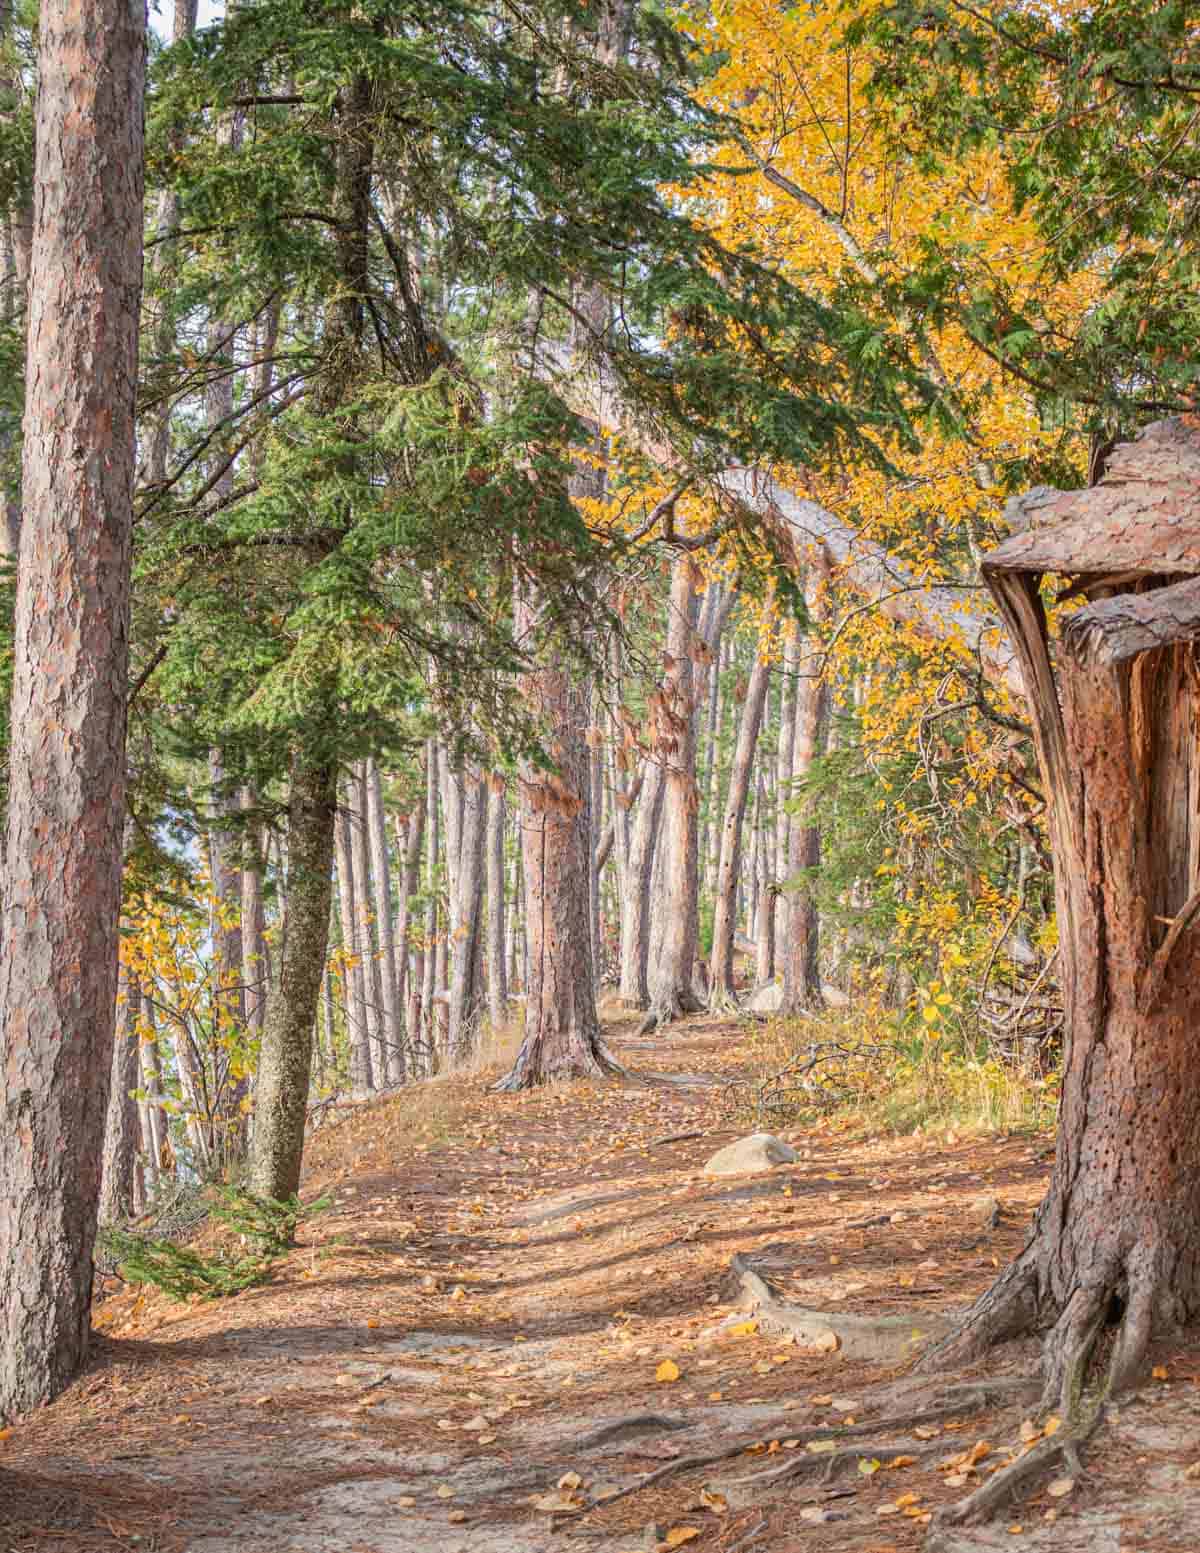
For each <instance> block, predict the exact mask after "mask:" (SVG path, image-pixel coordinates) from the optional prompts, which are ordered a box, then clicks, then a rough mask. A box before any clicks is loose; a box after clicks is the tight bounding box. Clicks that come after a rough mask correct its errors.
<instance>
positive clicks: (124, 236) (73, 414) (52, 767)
mask: <svg viewBox="0 0 1200 1553" xmlns="http://www.w3.org/2000/svg"><path fill="white" fill-rule="evenodd" d="M145 51H146V40H145V12H144V10H141V11H139V9H138V8H137V7H136V6H131V5H130V4H128V3H118V0H72V3H70V4H67V3H65V0H42V5H41V10H40V15H39V32H38V81H39V90H38V100H37V122H36V143H37V153H36V161H35V168H34V188H35V190H36V196H35V209H34V222H33V245H32V254H31V261H30V289H29V307H28V317H29V327H28V351H27V357H26V385H27V387H26V404H25V440H24V475H23V484H22V493H21V539H20V555H19V560H18V580H17V598H16V619H15V631H14V648H13V688H12V706H11V722H10V726H11V729H12V738H11V745H10V749H9V779H10V788H9V800H8V834H7V843H6V868H5V875H4V915H3V922H4V941H3V948H2V951H0V1009H2V1010H3V1019H4V1031H3V1036H2V1038H0V1039H2V1042H3V1046H2V1052H0V1075H2V1078H0V1083H2V1084H3V1091H2V1095H3V1109H2V1121H0V1181H2V1182H3V1183H4V1188H3V1192H2V1193H0V1310H3V1311H4V1312H5V1313H6V1316H7V1321H6V1326H5V1330H4V1334H3V1339H2V1341H0V1420H4V1419H7V1418H10V1417H12V1416H13V1415H15V1414H17V1413H20V1412H24V1411H25V1410H26V1409H28V1408H31V1407H34V1406H36V1405H37V1404H39V1403H42V1402H46V1401H49V1399H50V1398H51V1397H53V1396H55V1395H56V1394H57V1393H58V1392H59V1391H61V1390H62V1388H63V1387H64V1386H65V1385H66V1384H67V1382H68V1381H69V1380H70V1379H71V1377H72V1376H73V1375H74V1374H75V1372H76V1371H77V1370H78V1368H79V1366H80V1365H81V1364H82V1363H83V1361H84V1359H85V1357H86V1354H87V1343H88V1332H89V1324H90V1323H89V1317H90V1312H91V1299H92V1248H93V1244H94V1241H95V1234H96V1214H97V1209H98V1204H99V1198H100V1159H101V1152H102V1145H103V1140H104V1127H105V1113H106V1108H107V1104H108V1088H109V1082H110V1076H111V1066H112V1049H113V1022H114V1014H115V1009H116V994H117V942H118V918H119V912H120V890H121V863H122V839H123V832H124V822H125V812H124V811H125V754H124V749H125V702H126V694H127V689H128V686H127V683H126V681H127V675H128V660H129V575H130V542H131V532H132V497H133V478H134V448H135V425H134V397H135V391H136V384H137V346H138V307H139V299H140V292H141V270H142V225H143V212H142V170H143V158H142V97H143V89H144V79H145V77H144V71H145Z"/></svg>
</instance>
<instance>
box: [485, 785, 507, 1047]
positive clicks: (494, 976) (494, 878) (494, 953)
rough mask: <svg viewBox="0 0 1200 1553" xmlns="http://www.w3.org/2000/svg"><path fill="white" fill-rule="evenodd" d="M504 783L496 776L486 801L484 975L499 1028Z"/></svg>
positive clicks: (503, 984) (503, 991)
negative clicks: (485, 942) (486, 918)
mask: <svg viewBox="0 0 1200 1553" xmlns="http://www.w3.org/2000/svg"><path fill="white" fill-rule="evenodd" d="M506 808H507V806H506V804H505V802H504V782H503V779H502V778H501V777H500V776H499V775H497V776H495V777H494V778H493V780H492V784H491V796H490V798H489V801H488V835H487V911H488V926H487V975H488V1017H489V1019H490V1020H491V1024H492V1029H493V1030H499V1029H501V1028H502V1027H503V1025H504V1023H505V1021H506V1020H507V1019H508V974H507V970H506V966H505V940H504V919H505V910H504V905H505V902H504V830H505V817H506Z"/></svg>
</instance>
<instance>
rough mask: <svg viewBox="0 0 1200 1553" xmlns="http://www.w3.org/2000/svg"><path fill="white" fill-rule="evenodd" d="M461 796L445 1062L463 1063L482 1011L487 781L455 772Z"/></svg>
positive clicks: (469, 1054)
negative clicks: (456, 910)
mask: <svg viewBox="0 0 1200 1553" xmlns="http://www.w3.org/2000/svg"><path fill="white" fill-rule="evenodd" d="M453 785H454V787H455V788H456V789H457V792H458V794H459V795H460V797H461V803H460V805H459V809H458V822H459V823H458V844H459V852H458V889H457V892H456V897H455V898H456V900H457V903H458V918H457V920H455V921H452V923H451V931H452V933H453V936H454V968H453V972H452V974H451V978H450V1010H449V1017H450V1034H449V1045H450V1060H451V1062H453V1063H455V1064H463V1063H466V1062H469V1061H470V1059H471V1057H472V1056H473V1055H474V1052H475V1046H476V1040H477V1037H478V1034H479V1025H480V1021H481V1019H482V1017H483V1010H484V1007H485V998H486V988H485V987H484V982H483V939H484V934H485V930H486V925H485V922H484V909H483V891H484V880H485V872H484V844H485V842H486V840H487V792H488V789H487V782H486V780H485V779H484V777H483V776H482V775H481V774H480V773H478V772H476V771H469V770H467V769H466V768H465V767H464V768H462V769H461V770H459V771H458V772H456V773H455V781H454V784H453Z"/></svg>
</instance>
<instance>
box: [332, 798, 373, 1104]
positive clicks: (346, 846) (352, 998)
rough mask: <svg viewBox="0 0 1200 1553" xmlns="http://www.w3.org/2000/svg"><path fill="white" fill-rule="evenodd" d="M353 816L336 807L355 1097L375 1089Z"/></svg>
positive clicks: (344, 973)
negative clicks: (360, 930)
mask: <svg viewBox="0 0 1200 1553" xmlns="http://www.w3.org/2000/svg"><path fill="white" fill-rule="evenodd" d="M352 824H353V817H352V815H351V813H350V811H349V809H348V808H347V805H346V803H345V801H343V802H342V803H340V804H339V805H338V812H337V826H336V833H337V839H336V850H337V885H338V916H339V920H340V924H341V929H342V952H343V956H344V964H343V967H342V977H343V991H344V994H345V1004H346V1039H347V1042H348V1043H349V1046H350V1088H351V1089H352V1091H353V1092H354V1093H355V1094H356V1095H366V1094H370V1092H371V1090H372V1089H374V1087H375V1075H374V1071H373V1069H372V1066H371V1043H370V1033H369V1030H368V1026H367V991H366V977H365V974H364V971H363V963H362V959H363V949H362V942H361V936H360V933H359V928H358V902H357V891H356V889H355V882H356V881H355V877H354V846H353V842H352V840H351V826H352Z"/></svg>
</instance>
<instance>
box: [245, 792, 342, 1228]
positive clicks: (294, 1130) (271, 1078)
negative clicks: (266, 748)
mask: <svg viewBox="0 0 1200 1553" xmlns="http://www.w3.org/2000/svg"><path fill="white" fill-rule="evenodd" d="M337 813H338V806H337V768H336V767H335V766H333V765H332V764H330V765H305V764H303V763H301V762H300V761H297V762H296V765H295V766H294V768H293V772H292V779H291V787H290V791H289V793H288V880H287V892H288V933H287V942H286V944H285V945H284V949H283V953H282V954H281V956H280V960H279V974H278V976H277V977H276V980H275V985H274V986H273V987H272V989H271V998H270V1002H269V1004H268V1006H267V1017H266V1023H265V1026H264V1028H263V1035H262V1049H261V1053H260V1056H259V1063H258V1087H257V1091H256V1095H255V1109H254V1136H253V1141H252V1146H251V1153H250V1185H251V1188H252V1190H254V1191H255V1192H257V1193H259V1195H260V1196H263V1197H271V1198H274V1199H275V1200H277V1201H283V1200H284V1199H286V1198H288V1197H291V1196H292V1195H293V1194H294V1193H296V1192H297V1191H299V1189H300V1166H301V1161H302V1159H303V1155H304V1124H305V1120H306V1118H307V1115H308V1090H309V1082H310V1079H311V1075H312V1055H313V1030H314V1023H315V1021H314V1014H315V1011H316V1007H317V999H318V997H319V995H320V990H321V977H322V975H323V973H324V969H325V957H326V953H327V951H328V947H329V910H330V904H331V901H330V889H331V880H330V876H331V872H332V868H333V847H334V829H335V825H336V821H337Z"/></svg>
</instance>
